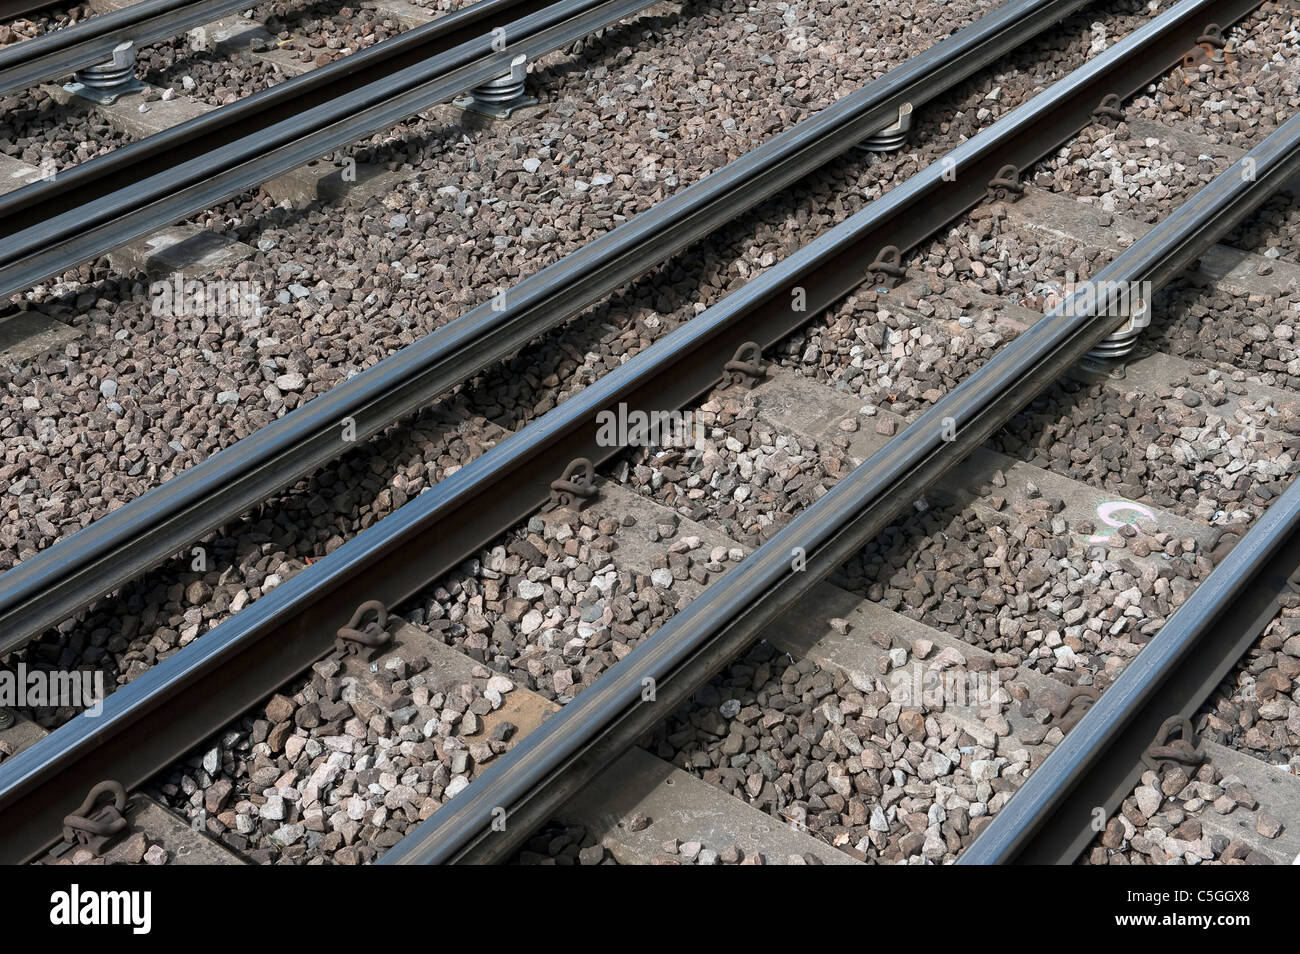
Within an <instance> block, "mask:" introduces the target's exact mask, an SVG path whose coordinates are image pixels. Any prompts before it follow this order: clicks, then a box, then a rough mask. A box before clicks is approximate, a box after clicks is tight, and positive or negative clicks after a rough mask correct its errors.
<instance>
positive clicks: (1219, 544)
mask: <svg viewBox="0 0 1300 954" xmlns="http://www.w3.org/2000/svg"><path fill="white" fill-rule="evenodd" d="M1249 529H1250V523H1249V522H1247V521H1241V522H1238V523H1225V524H1223V525H1222V526H1218V527H1215V528H1214V533H1212V534H1211V535H1210V545H1209V548H1208V549H1209V551H1210V562H1211V563H1213V564H1215V565H1216V566H1217V565H1218V564H1219V563H1221V562H1222V561H1223V558H1224V557H1226V556H1227V555H1228V554H1229V553H1231V552H1232V548H1233V547H1235V546H1236V545H1237V544H1238V543H1239V542H1240V541H1241V538H1242V537H1244V536H1245V535H1246V531H1247V530H1249ZM1225 537H1228V538H1231V539H1227V540H1225V539H1224V538H1225Z"/></svg>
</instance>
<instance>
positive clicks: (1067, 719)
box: [1048, 686, 1101, 732]
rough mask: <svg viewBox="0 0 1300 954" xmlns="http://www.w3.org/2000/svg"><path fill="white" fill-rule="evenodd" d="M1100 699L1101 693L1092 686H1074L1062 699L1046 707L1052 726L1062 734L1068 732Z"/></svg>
mask: <svg viewBox="0 0 1300 954" xmlns="http://www.w3.org/2000/svg"><path fill="white" fill-rule="evenodd" d="M1100 698H1101V693H1100V692H1098V691H1097V690H1096V689H1094V688H1093V687H1092V686H1075V687H1074V688H1073V689H1071V690H1070V691H1069V692H1067V693H1066V694H1065V696H1064V698H1058V699H1057V701H1055V702H1052V703H1050V704H1049V705H1048V709H1049V710H1050V711H1051V713H1052V720H1051V722H1052V725H1053V726H1055V727H1056V728H1058V729H1060V730H1061V731H1062V732H1069V731H1070V730H1071V729H1073V728H1074V727H1075V726H1076V725H1078V723H1079V720H1080V719H1082V718H1083V714H1084V713H1085V712H1087V711H1088V710H1089V709H1091V708H1092V704H1093V703H1094V702H1096V701H1097V700H1098V699H1100Z"/></svg>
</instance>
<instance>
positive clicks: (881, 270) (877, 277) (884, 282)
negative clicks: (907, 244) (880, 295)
mask: <svg viewBox="0 0 1300 954" xmlns="http://www.w3.org/2000/svg"><path fill="white" fill-rule="evenodd" d="M906 277H907V269H905V268H903V253H902V252H900V251H899V250H898V246H896V245H886V246H885V247H884V248H882V249H881V250H880V253H879V254H878V255H876V260H875V261H874V262H872V263H871V264H870V265H868V266H867V281H869V282H870V283H871V284H872V285H873V286H875V287H877V288H882V287H883V288H897V287H898V286H899V284H901V283H902V281H903V279H905V278H906Z"/></svg>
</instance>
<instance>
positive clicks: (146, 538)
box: [0, 0, 1084, 653]
mask: <svg viewBox="0 0 1300 954" xmlns="http://www.w3.org/2000/svg"><path fill="white" fill-rule="evenodd" d="M1083 5H1084V3H1083V2H1081V0H1071V2H1059V0H1057V2H1044V0H1016V2H1013V3H1009V4H1007V5H1005V6H1004V7H1002V8H1000V9H999V10H997V11H994V12H993V13H991V14H989V15H987V16H985V17H984V18H982V19H981V20H979V21H977V22H976V23H974V24H972V25H970V26H969V27H966V28H965V29H963V30H961V31H959V32H958V33H956V34H954V35H953V36H952V37H950V38H948V39H946V40H944V41H942V42H940V43H938V44H936V45H935V46H934V47H932V48H930V49H929V50H927V51H926V52H924V53H922V54H920V56H918V57H916V58H915V59H913V60H910V61H908V62H907V63H905V64H903V65H902V66H900V67H898V68H897V69H895V70H892V71H890V72H889V73H887V74H886V75H885V76H883V77H881V78H880V79H878V80H876V81H874V82H872V83H869V84H867V85H866V86H864V87H863V88H862V89H860V90H858V91H857V92H855V93H852V94H850V95H849V96H846V97H844V98H843V99H841V100H839V101H838V102H837V103H835V104H834V105H832V106H830V107H828V108H827V109H825V110H823V111H821V112H819V113H818V114H816V115H815V116H813V117H810V118H809V119H807V120H804V121H803V122H801V123H799V124H797V125H796V126H794V127H792V128H791V129H789V130H787V131H786V132H783V133H781V134H779V135H777V136H775V137H774V138H773V139H771V140H769V141H768V142H767V143H765V144H763V145H762V146H760V147H758V148H756V149H754V150H752V151H751V152H749V153H747V154H746V155H744V156H742V157H740V158H739V159H737V160H735V161H734V162H732V163H730V164H728V165H727V166H725V167H724V168H722V169H720V170H718V171H717V172H714V173H713V174H711V175H709V176H706V177H705V178H704V179H702V180H700V181H699V182H697V183H695V184H693V185H691V186H690V187H688V188H686V189H684V190H682V191H681V192H679V193H677V194H676V195H673V196H671V197H670V198H668V199H666V200H664V201H662V202H660V203H658V204H656V205H655V207H654V208H652V209H651V210H649V211H647V212H645V213H643V214H642V215H639V216H636V217H635V218H633V219H632V220H631V221H629V222H626V223H624V224H623V225H620V226H618V227H617V228H615V229H613V230H612V231H611V232H609V233H607V234H606V235H604V236H601V237H600V238H598V239H596V240H595V241H593V242H592V243H590V244H589V245H587V246H586V247H585V248H583V249H581V250H579V251H578V252H575V253H573V254H571V255H569V256H567V257H565V258H564V259H562V260H560V261H559V262H556V263H555V264H553V265H550V266H548V267H547V268H544V269H542V270H541V271H540V272H537V273H536V274H534V275H532V276H530V277H528V278H525V279H524V280H522V281H521V282H519V283H518V284H517V285H516V286H514V287H513V288H511V289H510V290H509V291H508V292H507V294H506V296H505V299H506V307H505V308H504V309H502V310H500V311H498V310H495V307H494V304H493V303H485V304H483V305H480V306H478V307H477V308H474V309H472V310H471V311H469V312H467V313H466V314H465V315H463V316H462V317H461V318H460V319H458V320H457V321H455V322H453V323H451V324H450V325H448V326H446V327H444V328H442V329H439V330H438V331H435V332H433V333H432V334H430V335H428V336H426V337H425V338H424V339H422V340H420V341H418V342H416V343H415V344H413V345H410V346H408V347H407V348H405V349H403V350H402V351H401V352H399V353H397V354H395V355H393V356H391V357H389V358H387V359H385V360H384V361H381V362H380V363H379V364H377V365H375V366H373V367H371V368H369V369H367V370H365V371H363V372H362V373H361V374H358V375H356V376H355V377H353V378H351V379H349V380H348V381H346V382H344V383H342V384H340V385H339V386H337V387H335V388H334V389H332V390H331V391H330V392H329V393H327V394H325V395H321V396H320V397H317V398H316V399H315V400H313V401H311V402H309V403H308V404H306V405H305V406H303V407H302V408H299V409H296V410H294V411H293V412H291V413H290V414H288V415H286V416H285V417H284V418H282V419H280V420H279V421H276V422H274V423H272V424H271V425H268V426H267V427H266V428H263V429H262V430H260V431H258V432H257V433H256V434H254V435H251V436H250V437H248V438H245V439H244V440H242V441H239V442H238V443H236V444H235V445H233V446H232V447H230V448H228V449H226V450H223V451H221V452H219V453H217V454H215V455H213V456H212V457H211V458H209V459H207V460H206V461H204V462H202V463H200V464H198V465H196V466H194V467H192V468H190V469H189V470H187V471H185V472H184V473H182V474H179V475H177V476H176V477H174V478H172V479H171V480H169V481H167V482H166V483H165V484H163V485H162V486H160V487H158V488H155V489H154V490H151V491H149V492H148V493H146V494H144V495H143V496H141V497H140V498H138V499H137V500H135V501H132V502H131V503H129V504H128V505H127V506H125V507H122V508H121V509H119V510H117V511H114V512H113V513H112V514H109V515H107V516H105V517H104V518H102V519H100V520H98V521H96V522H94V523H93V524H91V525H90V526H89V527H87V528H85V529H83V530H81V531H78V532H77V533H76V534H74V535H73V536H71V537H69V538H68V539H66V540H63V541H60V542H59V543H57V544H55V545H54V546H53V547H49V548H47V549H46V550H44V551H43V552H41V553H40V554H38V555H36V556H34V557H32V558H31V559H29V560H27V561H25V562H24V563H22V564H20V565H19V566H18V567H16V568H14V569H12V570H10V571H8V572H6V573H4V574H3V575H0V634H4V635H3V636H0V653H3V652H6V651H10V650H12V649H13V648H15V647H17V646H18V645H20V644H21V643H22V642H23V641H25V640H26V639H29V638H31V637H32V636H33V635H35V634H37V633H39V632H41V631H42V630H44V629H45V628H46V627H48V626H51V625H54V624H57V623H58V622H60V621H61V620H63V619H65V618H67V617H68V616H71V615H72V614H73V613H75V612H77V611H78V610H79V609H81V608H83V607H85V606H87V605H89V604H90V603H91V602H93V601H94V600H95V599H97V598H98V597H100V596H102V595H104V594H105V593H108V592H110V591H112V590H113V589H116V588H117V587H120V586H121V585H123V584H124V583H126V582H127V581H129V580H131V579H133V578H135V577H137V576H139V575H140V574H142V573H144V572H145V571H146V570H148V569H149V568H150V567H152V566H156V565H157V564H159V563H161V562H162V561H164V560H166V559H167V558H168V557H169V556H171V555H173V554H175V553H178V552H180V550H181V549H182V548H183V547H185V546H186V545H187V544H189V543H191V542H192V541H194V540H196V539H198V538H199V537H201V536H202V535H203V534H204V533H207V532H208V531H210V530H212V529H214V528H216V527H219V526H221V525H223V524H225V523H227V522H229V521H230V520H232V519H234V518H236V517H238V516H239V515H240V514H241V513H244V512H245V511H247V510H248V509H250V508H251V507H253V506H255V505H256V504H257V503H258V502H260V501H262V500H265V499H266V498H267V497H269V496H270V495H272V494H273V493H275V492H276V491H278V490H280V489H282V488H284V487H286V486H289V485H291V484H292V483H293V482H294V481H296V480H298V479H300V478H301V477H303V476H305V475H307V474H309V473H311V472H312V471H314V470H316V469H318V468H319V467H321V466H323V465H324V464H326V463H328V462H329V461H330V460H331V459H333V458H335V457H337V456H339V455H340V454H342V453H343V452H344V451H345V450H346V449H347V447H346V445H344V444H342V442H341V441H339V439H338V434H339V422H340V421H342V420H344V419H347V418H350V419H352V420H353V421H354V422H355V423H356V436H357V438H358V440H364V439H365V438H367V437H369V436H371V435H373V434H375V433H378V432H379V431H381V430H382V429H384V428H385V427H387V426H389V425H390V424H392V423H393V422H394V421H396V420H399V419H401V418H402V417H404V416H407V415H409V414H412V413H414V412H415V411H417V410H418V409H419V408H421V407H423V406H425V405H426V404H428V403H429V402H430V401H432V400H434V399H435V398H436V397H437V396H438V395H439V394H442V393H445V392H446V391H448V390H450V389H451V388H453V387H455V386H456V385H458V384H461V383H463V382H464V381H466V380H468V379H469V378H470V377H472V376H473V375H474V374H476V373H478V372H479V371H481V370H483V369H484V368H486V367H488V366H490V365H491V364H492V363H493V362H495V361H498V360H500V359H501V358H504V357H506V356H507V355H509V354H511V353H513V352H515V351H517V350H518V349H519V348H522V347H524V346H525V345H526V344H527V343H528V342H529V341H530V340H532V339H533V338H535V337H536V336H537V335H539V334H542V333H544V332H546V331H547V330H549V329H552V328H554V327H556V326H558V325H559V324H561V323H562V322H563V321H565V320H567V319H569V318H571V317H573V316H574V315H576V314H578V313H579V312H581V311H582V310H583V309H584V308H587V307H589V306H590V305H592V304H594V303H595V302H597V301H599V300H601V298H603V297H604V296H606V295H608V294H610V293H612V292H613V291H615V290H616V289H617V288H619V287H620V286H622V285H624V284H625V283H627V282H629V281H632V280H634V279H635V278H637V277H638V276H640V275H643V274H645V273H646V272H647V271H649V270H650V269H651V268H653V267H654V266H655V265H657V264H659V263H661V262H663V261H665V260H667V259H668V258H670V257H671V256H672V255H674V254H676V253H677V252H679V251H681V250H682V249H684V248H686V247H687V246H689V245H690V244H691V243H693V242H695V241H698V240H699V239H701V238H703V237H705V236H706V235H708V234H709V233H711V232H713V231H714V230H716V229H717V228H719V227H720V226H722V225H723V224H725V223H726V222H728V221H731V220H732V219H734V218H735V217H736V216H737V215H739V214H741V213H742V212H744V211H747V210H748V209H751V208H753V207H754V206H756V205H757V204H758V203H759V202H761V201H762V200H763V199H765V198H767V197H769V196H770V195H772V194H774V193H775V192H777V191H779V190H780V189H783V188H785V187H787V186H788V185H790V184H791V183H793V182H795V181H798V180H799V179H800V178H802V177H803V176H805V175H807V174H808V173H809V172H811V171H812V170H814V169H816V168H818V167H819V166H821V165H823V164H825V163H826V162H828V161H830V160H831V159H833V158H834V157H835V156H837V155H839V154H840V153H841V152H843V151H844V150H845V149H847V148H848V147H849V146H851V145H852V144H853V143H855V142H858V141H860V140H861V139H862V138H863V137H865V136H867V135H869V134H871V133H872V132H875V131H878V130H879V129H880V128H882V127H883V126H886V125H888V124H889V123H890V122H892V120H893V118H894V117H895V116H896V115H897V111H898V109H899V107H900V106H902V105H903V104H904V103H909V102H910V103H913V104H914V105H915V104H919V103H921V102H925V101H927V100H929V99H931V98H933V97H934V96H936V95H939V94H940V93H941V92H943V91H945V90H947V89H949V88H951V87H952V86H953V85H955V84H956V83H958V82H960V81H961V80H962V79H964V78H966V77H967V76H969V75H971V74H972V73H974V72H975V71H977V70H978V69H981V68H983V67H984V66H987V65H988V64H989V63H991V62H993V61H994V60H996V59H997V58H998V57H999V56H1003V55H1005V54H1006V53H1007V52H1009V51H1010V50H1012V49H1014V48H1015V47H1016V46H1017V45H1019V44H1020V43H1023V42H1025V41H1026V40H1027V39H1028V38H1030V37H1032V36H1034V35H1037V34H1038V33H1041V32H1042V31H1043V30H1045V29H1047V28H1048V27H1050V26H1051V25H1052V23H1054V22H1056V21H1057V20H1058V19H1059V18H1060V17H1062V16H1065V15H1066V14H1068V13H1070V12H1072V11H1073V10H1075V9H1077V8H1079V7H1081V6H1083Z"/></svg>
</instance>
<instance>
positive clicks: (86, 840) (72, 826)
mask: <svg viewBox="0 0 1300 954" xmlns="http://www.w3.org/2000/svg"><path fill="white" fill-rule="evenodd" d="M105 796H107V797H108V799H109V800H108V801H107V802H105V803H104V804H102V805H100V804H99V802H100V801H101V800H102V799H103V798H104V797H105ZM125 812H126V789H124V788H123V787H122V785H121V783H120V782H114V781H112V780H109V781H105V782H100V783H99V784H98V785H96V786H95V787H94V788H92V789H91V790H90V794H89V795H87V796H86V800H85V801H83V802H82V803H81V807H79V808H78V809H77V810H76V811H75V812H73V813H72V814H70V815H65V816H63V840H64V841H66V842H68V843H69V844H77V843H80V844H81V845H83V846H84V847H86V848H89V849H90V852H91V853H92V854H93V855H94V856H95V857H96V858H98V857H99V856H100V855H101V854H103V852H104V849H105V848H107V847H108V846H109V845H110V844H111V843H112V842H113V841H114V840H115V839H116V838H117V837H118V836H119V835H121V834H122V833H123V832H124V831H126V830H127V822H126V815H125V814H124V813H125Z"/></svg>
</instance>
